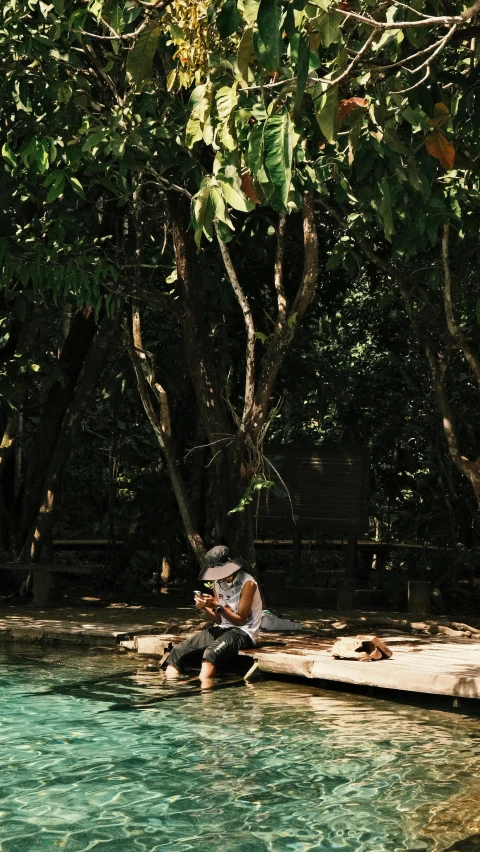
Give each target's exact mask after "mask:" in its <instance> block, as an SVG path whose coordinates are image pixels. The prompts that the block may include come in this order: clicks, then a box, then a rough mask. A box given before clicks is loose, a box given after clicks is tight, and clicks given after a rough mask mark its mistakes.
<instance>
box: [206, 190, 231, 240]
mask: <svg viewBox="0 0 480 852" xmlns="http://www.w3.org/2000/svg"><path fill="white" fill-rule="evenodd" d="M210 198H211V199H212V203H213V207H214V210H215V216H216V217H217V219H218V220H219V221H220V222H223V223H224V225H228V227H229V228H231V229H232V231H233V230H234V226H233V222H232V220H231V219H230V216H229V215H228V210H227V205H226V204H225V199H224V197H223V193H222V190H221V187H220V186H218V185H212V186H211V187H210Z"/></svg>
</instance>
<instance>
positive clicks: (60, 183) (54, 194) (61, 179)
mask: <svg viewBox="0 0 480 852" xmlns="http://www.w3.org/2000/svg"><path fill="white" fill-rule="evenodd" d="M64 189H65V175H64V173H63V172H60V173H59V175H58V177H57V178H56V179H55V181H54V183H53V184H52V186H51V187H50V189H49V191H48V195H47V198H46V204H51V202H52V201H55V200H56V199H57V198H58V196H59V195H61V194H62V192H63V190H64Z"/></svg>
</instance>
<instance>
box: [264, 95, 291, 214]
mask: <svg viewBox="0 0 480 852" xmlns="http://www.w3.org/2000/svg"><path fill="white" fill-rule="evenodd" d="M263 147H264V162H265V168H266V171H267V174H268V177H269V178H270V181H271V183H272V184H273V188H274V194H273V197H272V199H271V201H272V204H273V205H274V206H279V207H282V208H283V209H286V207H287V200H288V193H289V191H290V182H291V179H292V154H293V127H292V122H291V119H290V115H289V113H288V112H287V110H285V111H284V112H283V113H282V115H271V116H269V117H268V118H267V120H266V122H265V126H264V130H263Z"/></svg>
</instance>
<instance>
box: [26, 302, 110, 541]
mask: <svg viewBox="0 0 480 852" xmlns="http://www.w3.org/2000/svg"><path fill="white" fill-rule="evenodd" d="M95 331H96V327H95V322H94V320H93V311H92V309H91V308H81V309H80V310H78V311H77V313H76V314H75V316H74V317H73V319H72V321H71V324H70V329H69V332H68V335H67V337H66V339H65V341H64V344H63V347H62V350H61V353H60V357H59V359H58V366H59V367H60V369H61V370H62V372H63V375H64V382H63V383H62V382H60V381H57V382H55V383H54V384H53V385H52V387H51V389H50V391H49V393H48V396H47V399H46V401H45V404H44V406H43V410H42V414H41V416H40V421H39V424H38V427H37V430H36V434H35V436H34V438H33V440H32V443H31V445H30V449H29V452H28V463H27V464H26V465H25V469H26V474H25V479H24V482H23V485H22V488H21V491H20V494H19V497H18V501H17V505H18V503H19V504H20V527H19V535H18V538H19V545H20V546H21V543H22V542H23V541H24V539H25V537H26V536H27V535H28V532H29V530H30V529H31V526H32V524H33V522H34V520H35V516H36V514H37V512H38V506H39V503H40V495H41V494H42V490H43V488H44V483H45V481H46V477H47V471H48V470H49V467H50V464H51V459H52V454H53V452H54V449H55V447H56V444H57V441H58V439H59V436H60V435H61V431H62V428H63V420H64V418H65V415H66V412H67V410H68V407H69V405H70V404H71V402H72V400H73V399H74V396H75V393H76V386H77V380H78V377H79V375H80V372H81V370H82V367H83V365H84V362H85V359H86V356H87V353H88V351H89V348H90V345H91V342H92V339H93V337H94V335H95Z"/></svg>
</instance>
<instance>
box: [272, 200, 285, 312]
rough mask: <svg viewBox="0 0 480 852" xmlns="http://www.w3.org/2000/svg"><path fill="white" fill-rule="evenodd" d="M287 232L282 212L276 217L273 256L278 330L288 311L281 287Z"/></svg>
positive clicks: (283, 289)
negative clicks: (274, 251)
mask: <svg viewBox="0 0 480 852" xmlns="http://www.w3.org/2000/svg"><path fill="white" fill-rule="evenodd" d="M286 230H287V214H286V213H284V212H283V211H282V212H280V214H279V216H278V228H277V251H276V255H275V270H274V282H275V290H276V292H277V328H278V329H280V328H282V327H283V325H284V323H285V317H286V316H287V311H288V302H287V297H286V295H285V288H284V286H283V259H284V255H285V236H286Z"/></svg>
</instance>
